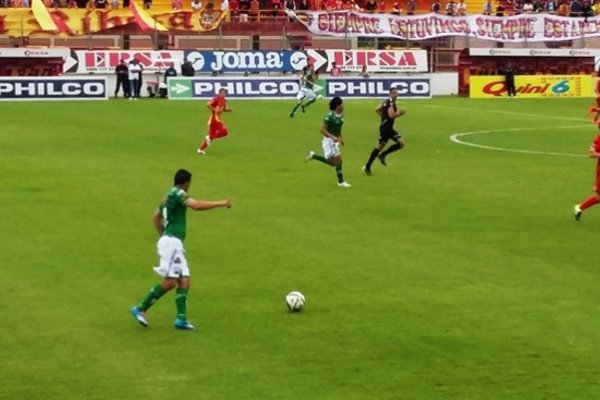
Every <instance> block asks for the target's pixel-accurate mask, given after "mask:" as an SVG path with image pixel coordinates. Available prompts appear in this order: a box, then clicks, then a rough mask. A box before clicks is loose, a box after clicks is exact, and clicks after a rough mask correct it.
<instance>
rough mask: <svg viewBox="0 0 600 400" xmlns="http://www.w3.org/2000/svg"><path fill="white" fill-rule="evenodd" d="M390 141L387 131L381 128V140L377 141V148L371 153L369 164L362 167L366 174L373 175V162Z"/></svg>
mask: <svg viewBox="0 0 600 400" xmlns="http://www.w3.org/2000/svg"><path fill="white" fill-rule="evenodd" d="M388 140H389V137H388V135H387V134H386V131H385V130H383V129H381V128H379V140H378V141H377V146H375V148H374V149H373V150H372V151H371V154H369V159H368V160H367V163H366V164H365V165H364V166H363V167H362V170H363V171H365V174H367V175H371V166H372V165H373V162H374V161H375V160H376V159H377V156H378V155H379V153H381V150H382V149H383V147H384V146H385V144H386V143H387V141H388Z"/></svg>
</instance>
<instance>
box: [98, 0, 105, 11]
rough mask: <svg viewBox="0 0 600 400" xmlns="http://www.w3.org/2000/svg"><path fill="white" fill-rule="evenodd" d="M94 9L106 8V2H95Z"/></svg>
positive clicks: (100, 0)
mask: <svg viewBox="0 0 600 400" xmlns="http://www.w3.org/2000/svg"><path fill="white" fill-rule="evenodd" d="M96 8H100V9H103V8H106V0H96Z"/></svg>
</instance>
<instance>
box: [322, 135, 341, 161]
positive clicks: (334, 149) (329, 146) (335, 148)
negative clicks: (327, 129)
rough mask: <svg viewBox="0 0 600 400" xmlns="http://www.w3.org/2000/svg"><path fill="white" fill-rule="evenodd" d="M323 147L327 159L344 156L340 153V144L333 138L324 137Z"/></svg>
mask: <svg viewBox="0 0 600 400" xmlns="http://www.w3.org/2000/svg"><path fill="white" fill-rule="evenodd" d="M321 145H322V146H323V155H325V158H326V159H328V160H329V159H330V158H331V157H335V156H339V155H340V154H342V153H341V152H340V144H339V143H338V142H334V141H333V140H331V138H328V137H323V142H322V143H321Z"/></svg>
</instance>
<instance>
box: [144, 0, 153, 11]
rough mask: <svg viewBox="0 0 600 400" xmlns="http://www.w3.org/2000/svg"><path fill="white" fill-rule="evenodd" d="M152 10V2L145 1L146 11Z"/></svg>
mask: <svg viewBox="0 0 600 400" xmlns="http://www.w3.org/2000/svg"><path fill="white" fill-rule="evenodd" d="M151 8H152V0H144V9H146V10H149V9H151Z"/></svg>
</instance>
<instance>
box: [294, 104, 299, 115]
mask: <svg viewBox="0 0 600 400" xmlns="http://www.w3.org/2000/svg"><path fill="white" fill-rule="evenodd" d="M298 107H300V103H296V105H295V106H294V109H293V110H292V114H294V113H295V112H296V110H297V109H298Z"/></svg>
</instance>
